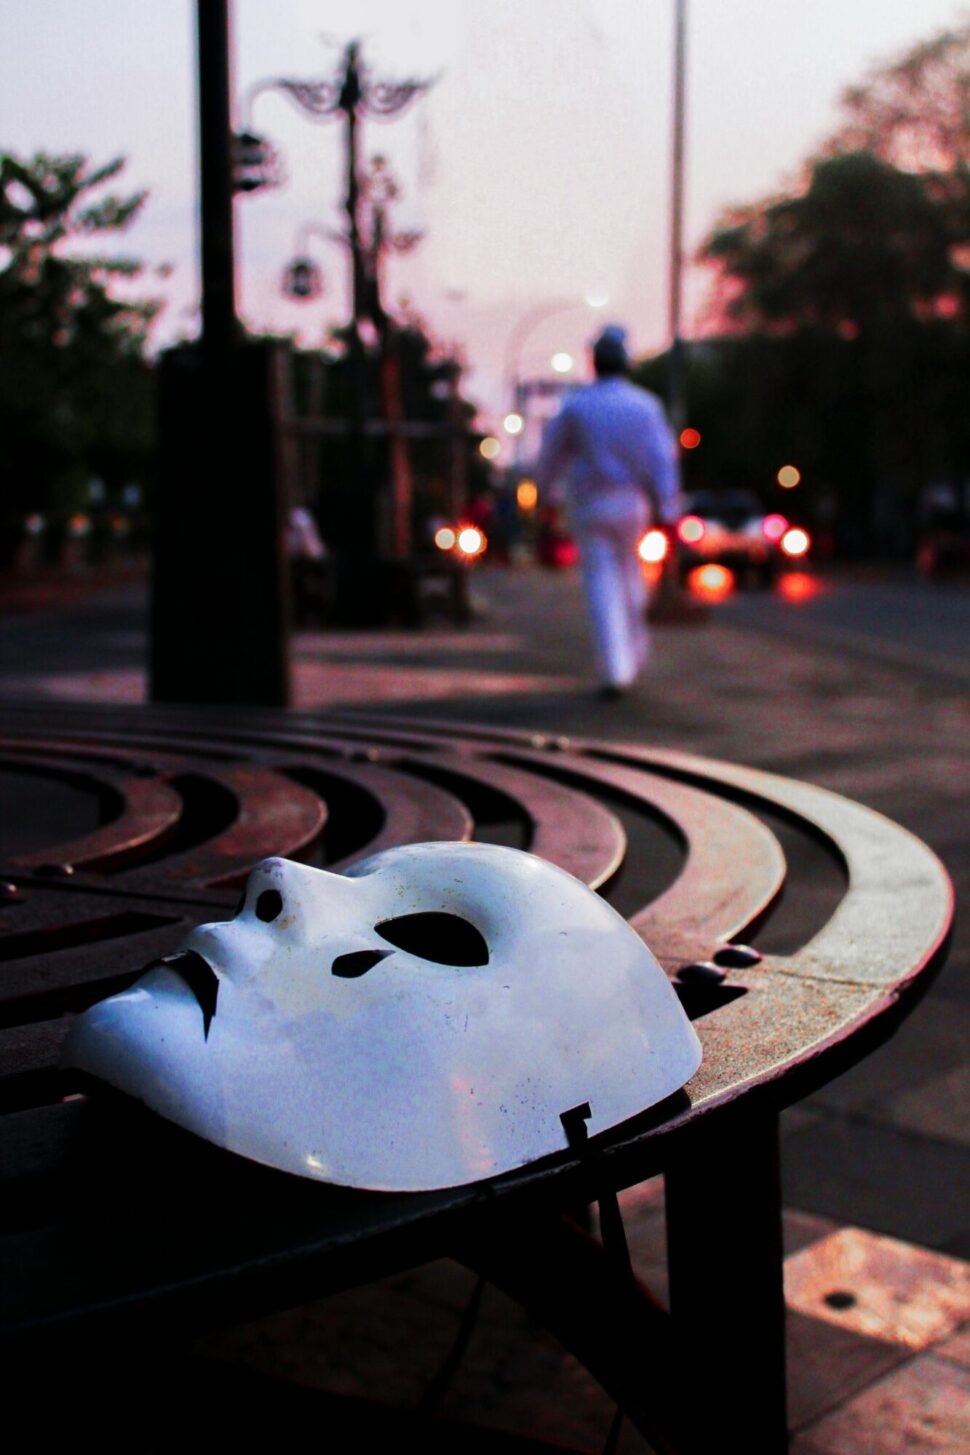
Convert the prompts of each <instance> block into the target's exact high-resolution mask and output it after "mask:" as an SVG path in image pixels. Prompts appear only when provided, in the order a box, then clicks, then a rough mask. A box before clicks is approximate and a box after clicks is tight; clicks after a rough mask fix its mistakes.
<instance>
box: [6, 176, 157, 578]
mask: <svg viewBox="0 0 970 1455" xmlns="http://www.w3.org/2000/svg"><path fill="white" fill-rule="evenodd" d="M123 165H124V162H123V160H122V159H120V158H119V159H116V160H115V161H112V162H109V163H108V164H107V165H106V166H102V167H92V166H91V165H90V164H89V163H88V161H87V160H86V159H85V158H84V157H81V156H49V155H46V154H44V153H39V154H38V155H36V156H34V157H32V158H30V159H29V160H27V161H22V160H20V159H18V158H17V157H14V156H11V155H6V154H0V560H3V559H4V558H6V559H9V557H10V554H11V551H12V549H13V548H14V546H15V544H16V541H17V539H18V538H19V534H20V529H21V521H22V518H23V516H24V514H25V513H27V512H29V511H34V510H41V511H53V512H55V513H56V512H57V511H59V510H69V509H71V508H72V507H74V508H76V507H77V506H79V505H81V504H86V503H87V488H88V482H89V481H90V479H91V477H92V476H98V477H100V478H101V479H103V480H104V481H105V483H106V486H107V488H108V494H109V498H110V495H111V493H112V492H113V491H114V490H116V489H120V487H121V486H122V485H123V484H124V483H125V482H126V481H127V480H129V479H131V478H139V477H141V478H144V475H145V472H146V470H147V468H148V460H149V458H150V453H151V447H152V433H153V415H154V405H153V384H152V379H151V375H150V371H149V368H148V364H147V362H146V360H145V354H144V349H145V343H146V339H147V336H148V330H149V326H150V324H151V321H152V318H153V317H154V315H155V314H156V312H157V311H158V308H159V305H158V304H157V303H154V302H146V301H138V302H136V301H132V300H130V299H126V298H121V297H118V296H116V295H115V293H114V292H113V288H114V285H115V284H116V283H117V282H118V281H119V280H126V281H127V280H130V279H133V278H135V277H137V276H138V274H139V273H140V272H141V264H140V263H139V262H138V261H136V260H135V259H133V258H126V257H116V256H102V255H100V254H98V253H96V252H94V251H93V250H91V249H90V248H89V247H87V246H85V245H86V244H87V243H88V241H89V239H93V238H96V237H98V236H99V235H101V234H105V233H116V232H119V231H121V230H123V229H124V228H126V227H127V226H128V224H129V223H130V222H131V221H132V220H133V219H134V218H135V217H136V216H137V215H138V213H139V211H140V209H141V207H142V206H143V204H144V201H145V197H146V195H147V194H146V193H144V192H139V193H135V194H133V195H130V196H127V197H120V196H116V195H114V194H113V193H108V194H107V195H105V194H103V193H102V194H101V195H100V196H97V197H93V196H92V194H93V193H97V192H99V190H100V189H101V188H103V186H104V185H105V184H106V183H108V182H109V181H111V180H112V179H113V178H114V177H116V176H117V174H118V173H119V172H120V171H121V169H122V167H123Z"/></svg>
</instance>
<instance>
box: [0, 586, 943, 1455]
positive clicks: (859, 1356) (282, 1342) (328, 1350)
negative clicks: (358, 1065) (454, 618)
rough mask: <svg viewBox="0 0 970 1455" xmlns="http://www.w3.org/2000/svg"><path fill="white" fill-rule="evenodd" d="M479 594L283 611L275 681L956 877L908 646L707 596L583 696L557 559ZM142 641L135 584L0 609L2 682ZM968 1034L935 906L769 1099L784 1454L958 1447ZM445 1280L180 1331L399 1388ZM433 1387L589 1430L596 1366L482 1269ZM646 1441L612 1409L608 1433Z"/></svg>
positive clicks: (80, 677) (937, 707) (51, 677)
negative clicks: (465, 620) (618, 678)
mask: <svg viewBox="0 0 970 1455" xmlns="http://www.w3.org/2000/svg"><path fill="white" fill-rule="evenodd" d="M476 594H477V595H478V596H479V597H480V598H481V601H480V606H481V611H480V614H479V616H478V617H477V619H476V621H475V622H474V623H473V624H472V626H471V627H470V628H469V629H468V630H467V631H461V632H456V631H453V630H451V629H449V628H445V627H441V628H436V629H432V630H428V631H425V632H422V633H403V632H388V633H327V634H323V633H304V634H302V635H300V636H299V637H298V638H297V639H296V642H295V645H294V687H295V692H294V696H295V705H296V706H298V707H300V708H302V709H304V710H307V709H311V710H312V709H313V708H316V707H353V708H355V709H358V710H360V709H367V710H373V711H376V712H392V713H395V714H400V713H416V714H422V715H425V716H435V717H440V718H447V719H449V720H465V721H478V722H486V723H489V724H500V725H506V726H511V727H519V728H526V729H532V728H535V729H537V730H538V729H544V730H547V731H548V730H551V731H554V732H558V733H565V734H575V735H580V736H590V737H603V738H613V739H619V740H640V741H648V742H651V743H656V744H658V745H668V746H676V747H680V748H684V749H687V750H689V751H692V752H698V753H702V754H706V755H710V756H714V757H721V758H726V759H734V760H738V761H742V762H745V763H748V764H751V765H753V766H756V767H761V768H767V769H770V770H773V771H776V772H780V773H783V774H788V775H790V776H794V777H799V778H805V779H808V780H810V781H812V782H815V783H820V784H823V785H824V786H827V787H830V788H833V789H834V790H836V791H838V792H841V793H846V794H848V795H849V796H851V797H855V798H858V799H860V800H861V801H863V802H865V803H867V804H869V805H870V806H872V807H874V808H876V809H878V810H880V811H882V812H884V813H886V814H887V815H888V816H889V817H891V818H893V819H895V820H897V821H898V822H901V823H903V824H905V825H906V826H908V827H909V828H911V829H912V830H913V831H914V832H915V833H917V834H918V835H919V836H920V837H921V838H923V839H925V840H926V841H927V842H928V843H929V844H930V845H931V846H932V847H933V848H935V849H936V851H937V852H938V853H939V854H940V856H941V857H942V858H943V860H944V862H945V863H946V864H947V866H948V867H949V869H950V872H951V874H952V875H953V877H954V880H955V883H956V888H957V896H958V903H959V902H962V903H964V904H965V903H966V902H967V895H968V891H970V866H968V863H967V855H966V838H967V830H966V819H967V814H966V793H965V785H966V784H967V782H968V781H970V774H968V757H970V732H968V727H970V704H968V700H967V694H966V691H965V686H964V685H963V684H961V683H960V682H959V681H958V680H957V679H956V678H955V677H952V676H951V677H948V676H945V675H943V674H937V673H935V672H934V670H933V665H932V663H930V664H929V665H928V666H927V668H926V670H925V671H921V672H919V673H915V672H914V673H908V674H903V673H902V672H901V671H900V669H899V666H898V665H897V664H894V663H893V662H892V661H890V660H880V659H879V658H878V656H877V657H873V658H872V659H869V658H867V657H866V656H864V655H861V654H853V655H852V656H848V655H845V654H839V653H837V652H836V651H834V650H820V649H819V648H818V647H817V646H815V645H814V644H813V643H812V642H811V641H810V640H809V639H808V638H807V637H804V638H800V639H797V640H789V641H782V640H780V639H778V638H773V637H769V636H765V635H762V634H760V633H759V632H758V631H756V630H751V629H749V628H748V627H747V626H745V625H742V624H740V623H736V622H732V621H731V620H729V619H725V617H723V616H718V615H717V614H715V615H714V617H713V619H712V620H711V621H710V622H709V623H708V624H706V625H704V626H698V627H687V626H685V627H680V628H674V627H670V628H662V629H658V630H656V631H655V634H654V645H655V654H654V660H653V663H652V666H651V668H650V670H649V672H648V674H647V675H646V676H645V678H644V680H643V682H642V684H641V685H640V686H638V688H637V689H636V691H635V692H634V693H632V694H631V695H630V696H629V697H628V698H626V699H624V700H623V701H621V702H619V703H616V704H603V703H600V702H598V701H597V700H596V699H595V697H594V693H593V688H594V685H595V684H594V681H593V678H592V674H591V671H590V667H589V653H588V647H587V643H586V638H585V629H584V624H583V620H582V610H581V602H580V600H579V595H578V588H577V583H576V581H575V579H574V578H571V577H569V576H566V575H558V574H557V575H550V574H547V573H543V572H536V571H534V572H528V573H518V572H500V571H493V572H488V571H485V572H482V573H480V574H478V575H477V576H476ZM752 605H753V604H752ZM144 660H145V636H144V598H143V593H141V592H140V591H139V589H138V588H136V587H134V586H130V585H129V586H126V587H122V588H117V589H114V590H112V591H111V592H108V593H106V594H104V595H99V596H97V597H95V598H93V599H91V600H89V601H86V602H82V603H78V604H76V605H72V608H71V610H70V611H69V612H67V613H62V614H60V615H57V616H53V615H37V616H30V617H22V618H19V619H16V620H8V621H5V622H3V623H2V624H0V690H3V691H5V692H7V693H8V695H12V694H14V693H16V694H18V695H19V694H28V695H31V696H38V695H39V696H41V697H43V696H67V697H75V698H83V697H92V696H94V697H100V698H118V699H121V700H125V701H137V700H140V699H141V697H142V696H143V694H144ZM961 789H964V791H963V793H962V794H961ZM968 1044H970V944H968V937H967V933H966V931H965V930H964V929H963V928H962V927H961V926H960V925H959V924H958V927H957V936H956V939H955V941H954V945H953V948H952V951H951V955H950V961H949V965H948V968H947V969H946V970H945V971H944V973H943V975H942V977H941V978H940V980H939V982H938V983H937V985H936V986H934V987H933V989H932V990H931V991H930V993H929V995H928V996H927V998H926V1000H925V1001H924V1003H923V1004H922V1005H921V1006H920V1007H918V1008H917V1010H916V1011H915V1012H914V1014H913V1015H912V1016H911V1018H910V1019H909V1021H908V1022H907V1023H906V1025H905V1026H904V1028H903V1029H902V1031H901V1032H900V1033H899V1035H898V1036H897V1037H896V1038H895V1039H894V1040H893V1041H892V1042H891V1043H890V1045H889V1046H888V1047H886V1048H884V1049H883V1050H882V1051H881V1052H879V1053H877V1054H876V1055H873V1056H872V1057H870V1058H869V1059H868V1060H867V1061H866V1062H864V1063H863V1064H862V1065H861V1066H860V1067H859V1068H857V1069H856V1070H855V1071H854V1072H852V1073H850V1074H849V1075H847V1076H845V1077H843V1078H841V1079H840V1080H839V1081H838V1082H835V1083H833V1084H832V1085H831V1086H829V1087H828V1088H826V1090H825V1091H824V1092H823V1093H821V1094H820V1095H818V1096H817V1097H815V1098H813V1099H811V1100H810V1101H808V1102H805V1103H803V1104H801V1105H800V1106H799V1107H798V1108H797V1109H795V1110H794V1111H792V1112H790V1113H788V1114H787V1116H786V1118H785V1120H784V1131H783V1137H784V1140H783V1159H784V1186H785V1197H786V1203H787V1204H788V1208H789V1211H788V1214H787V1216H786V1234H787V1237H788V1243H789V1250H790V1257H789V1260H788V1264H787V1270H788V1298H789V1305H790V1308H791V1309H792V1316H791V1328H790V1338H791V1343H792V1352H791V1391H790V1395H791V1415H792V1422H793V1426H794V1428H795V1429H796V1430H798V1431H799V1434H798V1438H797V1441H796V1443H795V1447H794V1448H795V1450H796V1451H797V1452H798V1455H849V1452H852V1455H856V1452H862V1451H865V1452H866V1455H869V1452H873V1455H896V1452H903V1451H911V1450H939V1451H945V1452H948V1455H950V1452H953V1455H957V1452H960V1451H961V1450H963V1449H966V1450H970V1423H968V1416H967V1409H968V1407H970V1278H968V1265H967V1262H966V1261H965V1260H968V1259H970V1114H968V1108H970V1070H968V1066H967V1058H966V1047H967V1045H968ZM726 1195H728V1194H727V1193H726ZM625 1203H626V1206H625V1211H626V1215H627V1218H628V1221H629V1224H630V1233H631V1243H632V1244H633V1247H634V1253H635V1259H636V1263H637V1268H638V1271H639V1272H641V1274H642V1275H643V1276H644V1277H645V1278H646V1280H647V1282H648V1283H651V1284H655V1283H657V1282H659V1283H660V1284H661V1291H662V1267H663V1215H662V1197H661V1193H660V1189H659V1187H658V1186H657V1185H655V1184H648V1185H647V1186H646V1187H645V1188H643V1189H637V1190H636V1191H635V1192H633V1193H631V1194H628V1195H627V1197H626V1199H625ZM711 1218H712V1224H713V1225H714V1226H716V1222H717V1209H716V1208H712V1209H711ZM470 1290H471V1281H470V1279H469V1278H468V1277H467V1276H466V1275H465V1274H464V1273H463V1272H462V1271H461V1270H458V1269H456V1268H455V1267H453V1266H452V1265H435V1266H433V1267H432V1268H430V1269H427V1270H418V1271H417V1272H415V1273H411V1274H408V1275H405V1276H402V1277H401V1278H398V1279H393V1280H390V1281H388V1282H387V1283H386V1284H384V1285H380V1286H378V1287H376V1288H373V1289H367V1290H360V1291H357V1292H355V1293H353V1294H346V1295H342V1296H340V1297H339V1298H337V1299H331V1300H329V1301H327V1303H325V1304H322V1305H311V1306H308V1307H307V1308H305V1309H301V1310H297V1311H295V1312H293V1313H290V1314H286V1315H281V1316H279V1317H278V1318H276V1319H273V1320H266V1321H264V1322H263V1323H261V1324H259V1325H253V1326H249V1327H248V1328H246V1329H240V1330H232V1331H228V1332H226V1333H225V1334H224V1335H221V1336H219V1337H218V1338H213V1339H211V1340H209V1341H207V1342H206V1343H205V1345H204V1346H200V1351H199V1352H200V1353H204V1354H205V1355H206V1357H207V1358H210V1359H218V1360H220V1361H229V1362H231V1364H232V1365H233V1367H234V1368H236V1369H237V1370H241V1371H243V1383H245V1371H246V1370H253V1371H263V1372H264V1373H271V1374H274V1375H280V1376H282V1377H284V1378H287V1379H295V1380H297V1381H298V1382H299V1383H301V1384H302V1385H304V1386H306V1387H309V1388H315V1389H323V1390H329V1391H335V1392H339V1393H344V1394H364V1395H366V1396H367V1397H369V1398H372V1399H375V1400H378V1401H380V1402H383V1403H386V1404H391V1405H394V1406H396V1407H398V1408H406V1409H414V1408H415V1406H416V1405H417V1403H418V1401H419V1399H420V1396H421V1393H422V1390H423V1389H424V1387H425V1386H426V1384H427V1382H428V1381H429V1380H430V1379H431V1378H432V1376H433V1375H434V1373H435V1370H436V1369H437V1367H438V1365H439V1364H440V1362H441V1360H442V1359H443V1358H444V1356H445V1354H446V1353H447V1350H448V1347H449V1346H450V1343H451V1340H452V1338H453V1337H454V1331H455V1327H456V1321H457V1318H458V1316H459V1314H460V1310H461V1309H462V1307H463V1306H464V1304H465V1302H466V1301H467V1298H468V1296H469V1294H470ZM710 1357H716V1351H711V1353H710ZM439 1412H440V1415H441V1416H442V1418H448V1419H463V1420H469V1421H473V1422H475V1423H479V1424H482V1425H493V1426H498V1427H500V1428H507V1429H514V1430H517V1431H519V1432H520V1433H522V1434H530V1435H532V1436H534V1437H537V1438H539V1437H541V1438H544V1439H548V1440H557V1441H559V1442H560V1443H566V1444H571V1445H575V1446H577V1447H580V1448H592V1449H595V1448H599V1447H600V1446H601V1445H602V1443H603V1440H604V1439H605V1436H606V1431H607V1429H608V1427H609V1422H610V1417H611V1411H610V1408H609V1405H608V1402H607V1401H606V1400H605V1398H604V1397H603V1396H602V1395H601V1393H600V1392H599V1391H598V1389H597V1388H596V1386H594V1385H593V1384H592V1383H591V1381H589V1380H588V1378H587V1377H586V1376H585V1375H584V1374H583V1372H582V1371H581V1370H580V1369H578V1368H577V1367H576V1366H575V1365H574V1364H572V1362H571V1361H570V1360H568V1359H567V1358H566V1357H565V1356H563V1355H562V1354H561V1353H560V1352H559V1351H558V1349H557V1348H556V1346H555V1345H554V1344H552V1343H551V1341H549V1340H546V1339H545V1338H544V1337H542V1336H540V1335H538V1334H537V1333H536V1331H535V1330H533V1329H532V1328H531V1327H530V1326H529V1324H528V1321H527V1320H526V1318H525V1316H524V1315H523V1314H521V1312H520V1311H517V1310H515V1309H514V1308H513V1307H512V1306H511V1305H509V1304H507V1303H506V1302H505V1301H504V1300H503V1299H501V1297H500V1296H499V1295H498V1294H496V1293H494V1291H490V1292H489V1293H488V1294H487V1296H486V1299H485V1302H484V1306H483V1311H482V1317H481V1320H480V1322H479V1326H478V1330H477V1332H476V1334H475V1336H474V1338H473V1341H472V1345H471V1348H470V1350H469V1353H468V1356H467V1357H466V1360H465V1362H464V1364H463V1366H462V1369H461V1371H460V1372H459V1374H458V1376H457V1378H456V1380H455V1382H454V1385H453V1387H452V1389H451V1391H450V1393H449V1394H448V1395H447V1396H446V1397H445V1399H444V1400H443V1402H442V1404H441V1407H440V1411H439ZM644 1448H645V1446H644V1444H643V1442H642V1440H639V1439H638V1437H636V1436H634V1435H633V1433H632V1432H630V1431H629V1430H628V1431H626V1432H625V1434H624V1436H623V1438H622V1440H621V1444H620V1449H621V1450H624V1451H628V1452H632V1451H635V1450H642V1449H644Z"/></svg>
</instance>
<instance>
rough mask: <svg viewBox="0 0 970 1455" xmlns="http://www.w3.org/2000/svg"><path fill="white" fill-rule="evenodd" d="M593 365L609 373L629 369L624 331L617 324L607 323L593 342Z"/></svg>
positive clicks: (628, 356)
mask: <svg viewBox="0 0 970 1455" xmlns="http://www.w3.org/2000/svg"><path fill="white" fill-rule="evenodd" d="M593 365H594V367H595V368H596V369H603V370H606V371H608V372H609V373H618V372H620V371H622V370H624V369H628V368H629V367H630V355H629V354H628V353H627V350H626V329H625V328H622V327H621V326H620V324H618V323H608V324H607V325H606V327H605V328H604V330H603V332H602V333H601V334H600V336H599V338H596V339H594V340H593Z"/></svg>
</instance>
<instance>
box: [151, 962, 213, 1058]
mask: <svg viewBox="0 0 970 1455" xmlns="http://www.w3.org/2000/svg"><path fill="white" fill-rule="evenodd" d="M160 963H161V964H162V965H164V966H165V968H166V970H173V971H174V972H175V974H176V975H177V976H178V977H179V979H180V980H184V981H185V984H186V985H187V986H188V987H189V989H190V990H191V992H192V994H193V995H194V996H195V998H196V1000H197V1001H198V1003H199V1009H200V1010H201V1012H202V1029H203V1031H204V1032H205V1039H206V1040H208V1039H209V1027H210V1026H211V1024H212V1018H213V1016H214V1015H215V1013H216V1001H217V1000H218V999H219V977H218V976H217V975H216V972H215V971H214V970H213V968H212V966H211V965H210V964H209V962H208V961H207V960H203V958H202V956H201V955H199V954H197V953H196V951H195V950H182V951H181V952H180V953H179V954H177V955H166V956H165V957H164V959H163V960H161V961H160Z"/></svg>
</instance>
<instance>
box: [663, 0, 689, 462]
mask: <svg viewBox="0 0 970 1455" xmlns="http://www.w3.org/2000/svg"><path fill="white" fill-rule="evenodd" d="M674 5H675V10H674V112H673V152H672V158H671V177H670V298H669V306H670V354H669V356H668V357H669V364H668V371H669V372H668V393H669V397H670V419H671V423H672V424H673V426H674V430H675V432H676V433H678V434H679V433H680V431H681V429H682V428H683V425H684V420H685V417H686V414H685V408H684V343H683V339H682V337H681V316H680V315H681V301H682V294H683V247H684V244H683V232H684V101H685V92H686V59H687V0H674Z"/></svg>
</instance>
